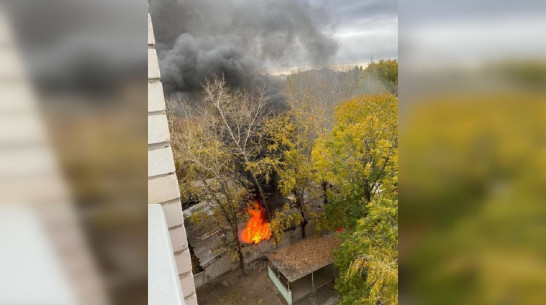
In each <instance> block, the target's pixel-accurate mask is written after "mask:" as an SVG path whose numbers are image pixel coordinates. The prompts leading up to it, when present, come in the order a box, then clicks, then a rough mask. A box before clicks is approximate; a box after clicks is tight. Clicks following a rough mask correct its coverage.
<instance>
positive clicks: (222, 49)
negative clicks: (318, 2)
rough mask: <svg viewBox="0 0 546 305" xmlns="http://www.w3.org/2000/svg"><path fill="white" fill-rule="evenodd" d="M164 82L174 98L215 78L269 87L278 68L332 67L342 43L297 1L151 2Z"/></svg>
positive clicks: (238, 84)
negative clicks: (271, 72)
mask: <svg viewBox="0 0 546 305" xmlns="http://www.w3.org/2000/svg"><path fill="white" fill-rule="evenodd" d="M150 13H151V16H152V20H153V25H154V33H155V38H156V49H157V51H158V54H159V61H160V68H161V73H162V81H163V84H164V86H165V90H166V92H167V93H169V94H173V93H191V92H193V91H196V90H199V89H200V87H201V83H202V82H203V81H204V80H205V79H206V78H208V77H210V76H212V75H213V74H217V75H222V74H223V75H224V77H225V79H226V80H227V81H228V83H229V84H230V86H232V87H246V86H251V85H252V84H254V83H255V82H256V81H258V82H265V83H266V86H267V88H266V91H268V92H269V93H270V96H271V97H272V99H281V97H280V94H279V92H278V90H277V89H276V88H275V84H276V83H278V82H275V81H272V80H271V77H270V76H267V75H266V73H265V71H266V69H267V67H272V66H294V65H301V64H305V65H326V64H328V62H329V59H330V58H331V57H332V56H333V55H334V54H335V53H336V52H337V49H338V45H337V43H336V42H335V41H334V40H333V39H332V38H330V37H328V36H327V35H325V34H324V33H323V32H322V31H321V30H320V28H321V27H324V26H326V25H327V23H326V22H327V20H328V19H327V18H326V16H325V14H324V13H323V12H321V11H320V10H318V9H314V8H312V7H311V6H310V5H309V3H308V2H307V1H294V0H223V1H215V0H178V1H177V0H150Z"/></svg>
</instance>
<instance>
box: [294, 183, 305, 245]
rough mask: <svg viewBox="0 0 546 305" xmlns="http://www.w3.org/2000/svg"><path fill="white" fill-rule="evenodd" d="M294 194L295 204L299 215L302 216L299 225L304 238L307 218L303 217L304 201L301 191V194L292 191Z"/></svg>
mask: <svg viewBox="0 0 546 305" xmlns="http://www.w3.org/2000/svg"><path fill="white" fill-rule="evenodd" d="M294 193H295V194H294V195H296V206H297V207H298V209H299V210H300V213H301V217H302V218H303V221H302V222H301V224H300V227H301V237H302V238H305V227H306V226H307V219H306V218H305V210H304V202H303V192H302V194H299V193H298V192H294Z"/></svg>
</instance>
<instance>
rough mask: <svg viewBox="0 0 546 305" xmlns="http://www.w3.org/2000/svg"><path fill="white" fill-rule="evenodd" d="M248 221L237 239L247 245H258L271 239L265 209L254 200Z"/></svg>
mask: <svg viewBox="0 0 546 305" xmlns="http://www.w3.org/2000/svg"><path fill="white" fill-rule="evenodd" d="M248 213H249V214H250V219H249V220H248V222H247V223H246V226H245V228H244V229H243V230H241V232H240V233H239V239H240V240H241V241H242V242H245V243H247V244H258V243H260V242H261V241H262V240H269V238H271V225H270V223H269V220H268V219H267V214H266V212H265V208H264V207H263V206H262V205H261V204H260V203H259V202H258V200H257V199H254V204H253V205H252V206H251V207H250V208H249V210H248Z"/></svg>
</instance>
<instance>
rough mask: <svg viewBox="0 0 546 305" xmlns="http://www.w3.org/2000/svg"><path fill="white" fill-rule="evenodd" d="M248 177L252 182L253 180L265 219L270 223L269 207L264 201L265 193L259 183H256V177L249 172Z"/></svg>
mask: <svg viewBox="0 0 546 305" xmlns="http://www.w3.org/2000/svg"><path fill="white" fill-rule="evenodd" d="M250 175H251V176H252V180H254V184H255V185H256V188H258V193H260V199H261V201H262V202H261V203H262V205H263V206H264V207H265V212H266V214H267V219H268V220H269V221H271V213H270V212H269V206H268V205H267V201H266V200H265V192H264V190H263V188H262V186H261V185H260V182H259V181H258V178H257V177H256V175H254V173H252V172H250Z"/></svg>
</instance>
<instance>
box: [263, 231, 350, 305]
mask: <svg viewBox="0 0 546 305" xmlns="http://www.w3.org/2000/svg"><path fill="white" fill-rule="evenodd" d="M340 243H341V239H340V238H339V237H337V236H333V235H328V236H322V237H308V238H305V239H302V240H300V241H298V242H296V243H294V244H292V245H290V246H288V247H285V248H281V249H278V250H276V251H273V252H271V253H269V254H268V255H267V258H268V259H269V262H270V264H269V266H268V274H269V278H270V279H271V281H272V282H273V283H274V284H275V286H276V287H277V289H278V290H279V292H280V293H281V295H282V296H283V297H284V299H285V300H286V301H287V303H288V304H289V305H292V304H293V303H294V302H296V301H298V300H300V299H302V298H304V297H306V296H308V295H310V294H312V293H314V292H315V290H316V289H318V288H320V287H322V286H324V285H325V284H327V283H330V282H332V281H333V280H334V279H335V274H336V270H335V268H334V265H333V262H334V255H333V253H332V251H333V250H335V249H337V248H338V247H339V245H340Z"/></svg>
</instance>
